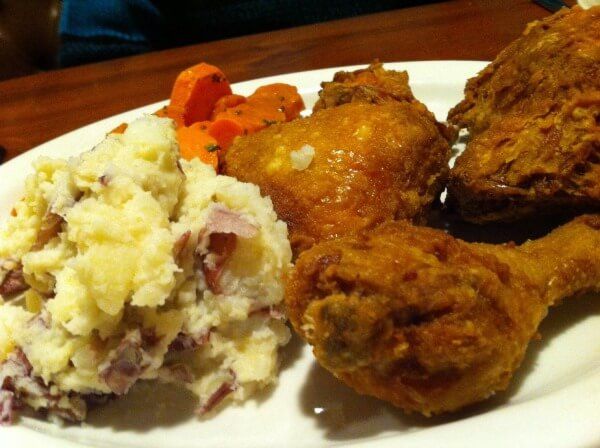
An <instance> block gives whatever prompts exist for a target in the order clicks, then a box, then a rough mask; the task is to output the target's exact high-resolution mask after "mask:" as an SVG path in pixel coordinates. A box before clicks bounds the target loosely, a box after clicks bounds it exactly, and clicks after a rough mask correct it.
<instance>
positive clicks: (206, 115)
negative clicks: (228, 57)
mask: <svg viewBox="0 0 600 448" xmlns="http://www.w3.org/2000/svg"><path fill="white" fill-rule="evenodd" d="M303 109H304V102H303V101H302V97H301V96H300V95H299V94H298V89H296V87H294V86H290V85H288V84H283V83H273V84H268V85H264V86H261V87H259V88H258V89H256V91H255V92H254V93H253V94H252V95H250V96H248V97H245V96H242V95H237V94H234V93H232V91H231V86H230V85H229V81H227V78H226V76H225V74H224V73H223V72H222V71H221V69H219V68H218V67H215V66H213V65H210V64H207V63H205V62H202V63H200V64H197V65H194V66H192V67H190V68H187V69H185V70H183V71H182V72H181V73H180V74H179V76H178V77H177V79H176V80H175V83H174V85H173V90H172V92H171V98H170V101H169V104H168V105H167V106H165V107H163V108H161V109H159V110H158V111H157V112H156V113H155V115H157V116H160V117H169V118H172V119H173V120H174V121H175V123H176V125H177V142H178V144H179V148H180V153H181V157H182V158H184V159H185V160H191V159H193V158H199V159H200V160H201V161H202V162H204V163H206V164H208V165H211V166H212V167H213V168H214V169H215V170H217V172H218V170H219V161H220V158H222V157H223V154H224V153H225V152H226V151H227V149H228V148H229V146H231V143H232V142H233V140H234V139H235V138H236V137H238V136H240V135H248V134H253V133H254V132H258V131H260V130H261V129H264V128H266V127H267V126H270V125H272V124H274V123H280V122H285V121H290V120H293V119H295V118H297V117H298V116H300V112H301V111H302V110H303ZM126 128H127V124H125V123H123V124H121V125H119V126H118V127H116V128H115V129H113V130H112V131H111V133H122V132H123V131H124V130H125V129H126Z"/></svg>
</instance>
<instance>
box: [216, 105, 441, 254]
mask: <svg viewBox="0 0 600 448" xmlns="http://www.w3.org/2000/svg"><path fill="white" fill-rule="evenodd" d="M302 148H304V149H302ZM313 151H314V156H312V157H311V152H313ZM449 157H450V146H449V144H448V141H447V140H446V139H445V138H444V137H443V136H442V134H441V133H440V132H439V130H438V128H437V125H436V122H435V121H434V120H433V119H432V118H431V117H430V116H429V115H428V114H426V113H423V112H421V111H420V110H419V109H418V108H416V107H414V106H413V105H412V104H409V103H402V102H396V101H393V102H386V103H385V104H379V105H375V104H363V103H359V102H353V103H349V104H343V105H341V106H338V107H334V108H331V109H323V110H320V111H318V112H316V113H314V114H313V115H312V116H310V117H307V118H301V119H297V120H294V121H292V122H289V123H282V124H276V125H272V126H270V127H269V128H268V129H266V130H263V131H261V132H259V133H256V134H254V135H250V136H247V137H244V138H240V139H238V140H236V142H235V143H234V144H233V145H232V146H231V147H230V148H229V150H228V151H227V153H226V155H225V163H224V172H225V173H226V174H228V175H230V176H234V177H236V178H238V179H240V180H242V181H244V182H252V183H254V184H257V185H258V186H259V187H260V189H261V193H262V194H263V195H268V196H270V197H271V199H272V200H273V205H274V208H275V211H276V212H277V215H278V216H279V218H280V219H283V220H284V221H286V222H287V224H288V228H289V232H290V242H291V244H292V249H293V250H294V253H295V254H298V253H299V252H300V251H302V250H304V249H306V248H308V247H310V246H311V245H313V244H314V243H315V242H317V241H321V240H327V239H332V238H337V237H339V236H343V235H348V234H352V233H354V232H357V231H359V230H362V229H367V228H371V227H374V226H375V225H377V224H379V223H381V222H384V221H386V220H389V219H401V218H407V219H414V220H416V221H419V220H420V219H421V218H422V216H423V215H424V212H425V211H426V210H427V208H428V207H429V205H430V204H431V203H432V202H433V200H434V199H435V198H437V196H438V194H439V193H440V191H441V189H442V188H443V186H444V182H445V179H446V174H447V170H448V168H447V163H448V159H449ZM298 163H300V164H299V165H298ZM305 165H307V166H305Z"/></svg>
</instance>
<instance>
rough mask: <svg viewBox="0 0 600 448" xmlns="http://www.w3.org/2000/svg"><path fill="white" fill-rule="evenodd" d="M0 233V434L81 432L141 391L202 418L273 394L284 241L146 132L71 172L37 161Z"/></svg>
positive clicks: (251, 193)
mask: <svg viewBox="0 0 600 448" xmlns="http://www.w3.org/2000/svg"><path fill="white" fill-rule="evenodd" d="M34 168H35V172H34V173H33V174H32V175H30V176H29V177H28V178H27V181H26V185H25V192H24V195H23V198H22V199H21V200H19V201H18V202H17V203H16V205H15V208H14V213H13V214H12V216H11V217H10V218H9V219H8V222H7V223H6V225H5V227H4V229H3V230H2V231H1V233H0V260H1V261H0V421H1V422H2V423H9V422H10V421H12V419H13V413H14V410H15V409H16V408H17V407H19V406H20V405H22V404H25V405H28V406H30V407H31V408H33V409H36V410H40V411H45V412H47V413H49V414H50V415H52V416H58V417H61V418H64V419H68V420H75V421H79V420H83V419H84V418H85V416H86V408H87V402H89V401H92V402H96V401H98V399H99V398H100V397H112V396H119V395H123V394H125V393H127V391H128V390H129V389H130V388H131V387H132V386H133V385H134V384H135V383H136V382H137V381H138V380H149V379H158V380H161V381H166V382H173V383H178V384H181V385H184V386H185V387H187V388H188V389H190V390H191V391H192V392H194V393H195V394H196V395H197V396H198V398H199V408H198V412H199V413H200V414H205V413H207V412H209V411H211V410H212V409H213V408H214V407H215V406H217V405H218V404H219V402H221V401H223V400H225V399H226V401H233V400H235V401H240V400H244V399H246V398H247V397H248V396H250V395H251V394H252V393H253V392H254V391H256V390H258V389H261V388H263V387H265V386H267V385H269V384H272V383H274V382H275V381H276V379H277V350H278V347H280V346H282V345H284V344H285V343H287V341H288V339H289V330H288V329H287V327H286V325H285V322H284V320H283V318H282V317H283V316H282V314H281V312H280V311H279V304H280V302H281V300H282V298H283V289H284V284H283V279H284V276H285V275H286V273H287V271H288V269H289V266H290V261H291V249H290V246H289V242H288V240H287V230H286V225H285V223H283V222H282V221H279V220H277V217H276V215H275V212H274V211H273V208H272V204H271V201H270V200H269V199H268V198H263V197H261V196H260V192H259V189H258V187H256V186H254V185H250V184H245V183H242V182H239V181H237V180H235V179H233V178H231V177H226V176H218V175H216V174H215V171H214V170H213V169H212V168H211V167H210V166H208V165H206V164H203V163H201V162H200V161H199V160H197V159H194V160H191V161H185V160H181V159H180V158H179V152H178V149H177V143H176V130H175V127H174V125H173V122H172V121H171V120H170V119H167V118H159V117H156V116H147V117H145V118H141V119H139V120H136V121H134V122H133V123H131V124H129V126H128V127H127V129H126V130H125V131H124V133H122V134H111V135H109V136H107V138H106V139H105V140H104V141H103V142H102V143H100V144H99V145H98V146H96V147H95V148H94V149H93V150H92V151H89V152H86V153H83V154H82V155H81V156H79V157H76V158H73V159H71V160H57V159H49V158H40V159H39V160H37V162H35V165H34Z"/></svg>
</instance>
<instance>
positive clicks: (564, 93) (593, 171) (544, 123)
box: [447, 6, 600, 222]
mask: <svg viewBox="0 0 600 448" xmlns="http://www.w3.org/2000/svg"><path fill="white" fill-rule="evenodd" d="M599 42H600V6H597V7H592V8H590V9H588V10H583V9H581V8H579V7H574V8H572V9H570V10H569V9H563V10H561V11H560V12H558V13H556V14H555V15H553V16H551V17H548V18H546V19H544V20H541V21H537V22H533V23H531V24H530V25H529V26H528V27H527V29H526V30H525V32H524V33H523V35H522V36H521V37H520V38H518V39H517V40H516V41H515V42H513V43H512V44H510V45H509V46H508V47H507V48H506V49H504V50H503V51H502V52H501V53H500V54H499V55H498V57H497V58H496V60H495V61H494V62H492V63H491V64H490V65H488V66H487V67H486V68H485V69H484V70H483V71H482V72H481V73H479V75H477V76H476V77H474V78H472V79H470V80H469V81H468V83H467V86H466V88H465V99H464V100H463V101H462V102H461V103H459V104H458V105H457V106H456V107H455V108H454V109H452V110H451V111H450V113H449V115H448V119H449V121H450V122H451V123H453V124H455V125H457V126H459V127H466V128H467V129H468V130H469V132H470V141H469V142H468V144H467V148H466V150H465V151H464V153H463V154H462V155H461V156H459V157H458V159H457V160H456V164H455V166H454V168H453V169H452V170H451V172H450V180H449V185H448V200H447V203H448V204H449V205H450V206H452V207H453V208H454V209H456V210H457V211H458V212H459V213H460V214H461V216H462V217H463V218H464V219H466V220H469V221H473V222H488V221H497V220H504V221H507V220H514V219H518V218H521V217H524V216H528V215H532V214H535V213H559V212H563V211H567V210H571V211H573V210H574V211H580V210H598V209H600V167H599V165H598V162H599V154H600V126H599V120H600V44H599Z"/></svg>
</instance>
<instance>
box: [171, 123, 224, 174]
mask: <svg viewBox="0 0 600 448" xmlns="http://www.w3.org/2000/svg"><path fill="white" fill-rule="evenodd" d="M209 124H210V122H208V121H205V122H198V123H194V124H192V125H191V126H180V127H179V128H177V141H178V142H179V153H180V154H181V157H182V158H184V159H185V160H192V159H193V158H194V157H197V158H199V159H200V160H201V161H202V162H204V163H206V164H208V165H212V167H213V168H214V169H215V170H217V169H218V168H219V155H218V151H219V149H220V148H219V144H218V142H217V140H216V139H215V138H214V137H211V136H210V135H209V134H208V125H209Z"/></svg>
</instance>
